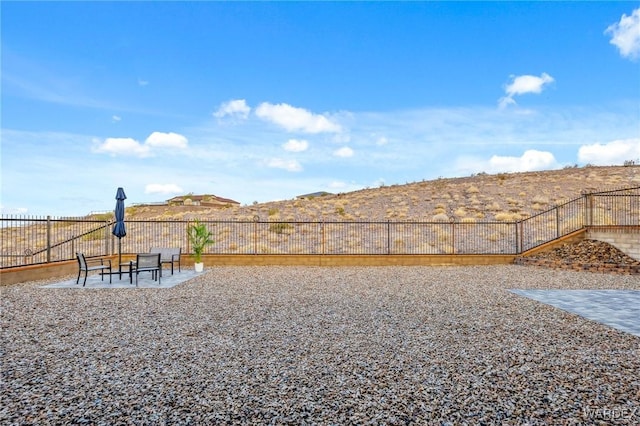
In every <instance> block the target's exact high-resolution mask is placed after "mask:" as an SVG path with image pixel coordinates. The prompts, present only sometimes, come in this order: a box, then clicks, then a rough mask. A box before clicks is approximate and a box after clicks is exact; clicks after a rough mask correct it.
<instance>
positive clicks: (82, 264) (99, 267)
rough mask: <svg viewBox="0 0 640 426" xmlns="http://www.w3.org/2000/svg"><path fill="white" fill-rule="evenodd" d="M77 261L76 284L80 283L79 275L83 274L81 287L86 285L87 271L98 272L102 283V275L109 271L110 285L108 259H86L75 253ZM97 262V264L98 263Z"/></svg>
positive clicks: (81, 254) (82, 255)
mask: <svg viewBox="0 0 640 426" xmlns="http://www.w3.org/2000/svg"><path fill="white" fill-rule="evenodd" d="M76 257H77V259H78V279H76V284H78V283H79V282H80V275H81V274H82V272H84V282H83V283H82V287H84V286H85V284H87V275H89V271H100V278H101V279H102V281H104V275H105V274H106V273H107V272H105V271H109V272H108V274H109V284H111V260H109V259H91V258H89V259H87V258H86V257H85V256H84V254H83V253H76ZM98 262H99V263H98Z"/></svg>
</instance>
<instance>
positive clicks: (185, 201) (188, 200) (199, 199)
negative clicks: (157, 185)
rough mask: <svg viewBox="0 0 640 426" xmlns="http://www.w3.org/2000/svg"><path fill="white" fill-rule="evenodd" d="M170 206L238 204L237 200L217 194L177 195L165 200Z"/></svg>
mask: <svg viewBox="0 0 640 426" xmlns="http://www.w3.org/2000/svg"><path fill="white" fill-rule="evenodd" d="M167 204H168V205H170V206H205V207H223V206H233V205H240V203H239V202H237V201H235V200H231V199H229V198H222V197H218V196H217V195H209V194H205V195H193V194H187V195H179V196H177V197H173V198H171V199H169V200H167Z"/></svg>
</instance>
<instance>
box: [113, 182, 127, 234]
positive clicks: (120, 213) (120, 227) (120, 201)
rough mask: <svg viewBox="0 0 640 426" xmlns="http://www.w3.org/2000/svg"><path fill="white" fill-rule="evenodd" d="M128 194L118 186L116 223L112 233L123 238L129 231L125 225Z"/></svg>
mask: <svg viewBox="0 0 640 426" xmlns="http://www.w3.org/2000/svg"><path fill="white" fill-rule="evenodd" d="M126 198H127V196H126V195H125V194H124V189H122V188H118V192H117V193H116V200H117V201H116V210H115V215H116V223H115V224H114V225H113V231H112V234H113V235H115V236H116V237H118V238H122V237H124V236H125V235H127V231H126V229H125V227H124V200H126Z"/></svg>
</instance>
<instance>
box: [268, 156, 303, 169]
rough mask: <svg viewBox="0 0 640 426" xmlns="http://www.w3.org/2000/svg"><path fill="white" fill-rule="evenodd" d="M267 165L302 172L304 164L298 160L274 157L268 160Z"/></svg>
mask: <svg viewBox="0 0 640 426" xmlns="http://www.w3.org/2000/svg"><path fill="white" fill-rule="evenodd" d="M267 166H268V167H272V168H275V169H283V170H286V171H288V172H301V171H302V165H301V164H300V163H299V162H298V161H296V160H285V159H283V158H272V159H270V160H268V161H267Z"/></svg>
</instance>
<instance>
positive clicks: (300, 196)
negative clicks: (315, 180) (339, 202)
mask: <svg viewBox="0 0 640 426" xmlns="http://www.w3.org/2000/svg"><path fill="white" fill-rule="evenodd" d="M325 195H333V194H332V193H330V192H326V191H318V192H312V193H311V194H304V195H298V196H297V197H296V198H309V199H311V198H317V197H324V196H325Z"/></svg>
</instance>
